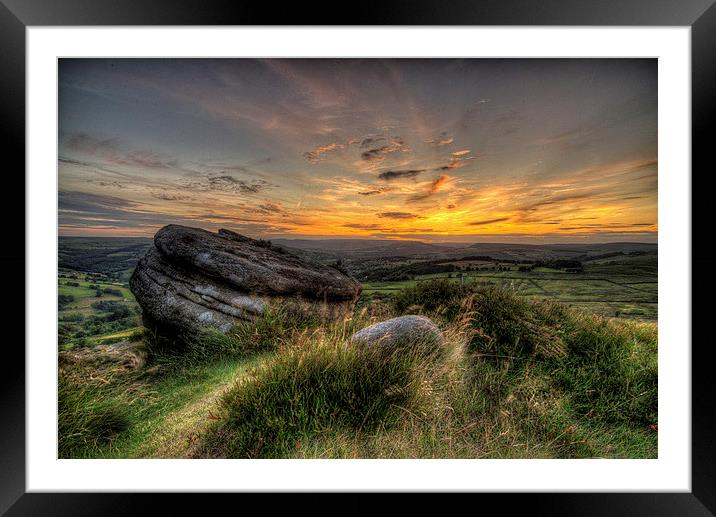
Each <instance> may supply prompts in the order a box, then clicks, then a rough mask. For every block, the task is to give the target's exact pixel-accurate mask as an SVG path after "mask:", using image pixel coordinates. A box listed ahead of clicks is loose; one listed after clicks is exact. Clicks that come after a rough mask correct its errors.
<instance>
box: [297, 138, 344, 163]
mask: <svg viewBox="0 0 716 517" xmlns="http://www.w3.org/2000/svg"><path fill="white" fill-rule="evenodd" d="M344 147H345V145H344V144H339V143H336V142H334V143H330V144H325V145H317V146H316V147H314V148H313V150H312V151H307V152H305V153H303V156H304V158H306V160H308V161H309V162H311V163H318V162H320V161H321V160H322V159H323V155H324V154H326V153H329V152H331V151H335V150H336V149H343V148H344Z"/></svg>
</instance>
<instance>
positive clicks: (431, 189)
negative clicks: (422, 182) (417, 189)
mask: <svg viewBox="0 0 716 517" xmlns="http://www.w3.org/2000/svg"><path fill="white" fill-rule="evenodd" d="M449 180H450V176H447V175H445V174H443V175H441V176H440V177H438V178H436V179H435V180H433V181H432V182H431V183H430V185H429V186H428V190H427V192H424V193H422V194H415V195H413V196H411V197H410V198H408V199H409V200H410V201H422V200H424V199H427V198H429V197H430V196H432V195H433V194H435V193H436V192H437V191H438V190H440V188H441V187H442V186H443V185H444V184H445V183H447V182H448V181H449Z"/></svg>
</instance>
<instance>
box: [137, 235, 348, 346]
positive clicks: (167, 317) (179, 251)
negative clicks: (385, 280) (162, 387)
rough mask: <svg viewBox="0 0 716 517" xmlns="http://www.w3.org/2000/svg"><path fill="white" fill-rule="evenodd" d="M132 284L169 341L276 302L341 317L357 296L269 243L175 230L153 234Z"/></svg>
mask: <svg viewBox="0 0 716 517" xmlns="http://www.w3.org/2000/svg"><path fill="white" fill-rule="evenodd" d="M129 285H130V289H131V291H132V293H133V294H134V296H135V298H136V299H137V302H138V303H139V305H140V306H141V308H142V313H143V318H144V321H145V324H146V325H147V326H148V327H150V328H154V329H157V330H158V331H159V332H160V333H162V334H174V335H180V334H185V333H191V332H196V331H199V330H201V329H203V328H207V327H211V328H215V329H217V330H219V331H221V332H228V331H230V330H231V328H232V327H233V326H234V325H235V324H236V323H237V322H239V321H251V320H252V319H254V318H256V317H257V316H259V315H261V314H263V313H264V312H265V311H266V309H267V307H269V305H271V304H274V303H275V304H283V305H285V306H287V307H289V308H290V309H291V310H298V311H303V312H310V313H311V314H312V315H314V316H317V317H320V318H322V319H339V318H342V317H344V316H346V315H347V314H348V313H349V312H350V311H351V310H352V309H353V307H354V305H355V302H356V300H357V299H358V296H359V295H360V292H361V285H360V283H359V282H358V281H356V280H355V279H353V278H352V277H350V276H348V275H346V274H344V273H342V272H340V271H338V270H337V269H334V268H332V267H329V266H326V265H323V264H319V263H316V262H311V261H309V260H307V259H304V258H299V257H297V256H295V255H293V254H291V253H289V252H288V251H286V250H284V249H282V248H277V247H275V246H272V245H271V244H270V243H269V242H266V241H259V240H255V239H251V238H249V237H245V236H243V235H240V234H238V233H235V232H232V231H229V230H223V229H222V230H219V232H218V233H212V232H209V231H206V230H202V229H199V228H191V227H187V226H179V225H173V224H172V225H169V226H165V227H164V228H162V229H161V230H159V231H158V232H157V234H156V235H155V236H154V246H153V247H152V248H150V249H149V251H148V252H147V253H146V254H145V256H144V257H143V258H142V259H141V260H140V261H139V263H138V264H137V267H136V268H135V270H134V272H133V274H132V277H131V278H130V282H129Z"/></svg>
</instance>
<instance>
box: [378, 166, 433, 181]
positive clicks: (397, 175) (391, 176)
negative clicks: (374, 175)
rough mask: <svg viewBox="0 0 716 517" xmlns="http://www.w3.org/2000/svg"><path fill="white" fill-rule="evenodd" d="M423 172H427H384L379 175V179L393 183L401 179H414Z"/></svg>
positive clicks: (415, 170)
mask: <svg viewBox="0 0 716 517" xmlns="http://www.w3.org/2000/svg"><path fill="white" fill-rule="evenodd" d="M421 172H425V169H408V170H401V171H392V170H391V171H384V172H381V173H380V174H378V178H379V179H382V180H385V181H392V180H396V179H401V178H414V177H415V176H417V175H418V174H420V173H421Z"/></svg>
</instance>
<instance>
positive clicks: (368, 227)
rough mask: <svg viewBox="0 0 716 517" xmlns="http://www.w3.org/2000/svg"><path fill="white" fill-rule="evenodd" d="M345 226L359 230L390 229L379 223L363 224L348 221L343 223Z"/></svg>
mask: <svg viewBox="0 0 716 517" xmlns="http://www.w3.org/2000/svg"><path fill="white" fill-rule="evenodd" d="M343 227H344V228H354V229H357V230H380V231H388V229H387V228H383V227H381V226H380V225H379V224H361V223H346V224H344V225H343Z"/></svg>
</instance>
